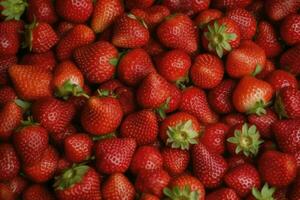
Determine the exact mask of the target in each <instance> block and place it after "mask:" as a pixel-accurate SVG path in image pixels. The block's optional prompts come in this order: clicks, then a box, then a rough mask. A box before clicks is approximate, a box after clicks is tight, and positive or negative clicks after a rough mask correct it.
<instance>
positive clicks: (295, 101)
mask: <svg viewBox="0 0 300 200" xmlns="http://www.w3.org/2000/svg"><path fill="white" fill-rule="evenodd" d="M299 105H300V90H297V89H295V88H292V87H285V88H283V89H281V90H280V91H279V93H277V96H276V102H275V110H276V112H277V114H278V115H279V117H280V118H283V117H284V118H291V119H294V118H299V117H300V106H299Z"/></svg>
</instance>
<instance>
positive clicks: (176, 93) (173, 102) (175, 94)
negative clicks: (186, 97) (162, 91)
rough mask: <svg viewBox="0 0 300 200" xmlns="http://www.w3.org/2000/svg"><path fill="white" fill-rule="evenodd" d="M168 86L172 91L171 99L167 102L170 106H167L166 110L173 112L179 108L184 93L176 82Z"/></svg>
mask: <svg viewBox="0 0 300 200" xmlns="http://www.w3.org/2000/svg"><path fill="white" fill-rule="evenodd" d="M168 87H169V92H170V101H169V102H168V104H166V105H168V106H167V107H168V108H166V110H165V112H166V113H171V112H173V111H175V110H177V109H178V108H179V106H180V104H181V100H182V98H181V97H182V94H181V90H180V89H179V88H178V87H177V86H176V85H175V84H168Z"/></svg>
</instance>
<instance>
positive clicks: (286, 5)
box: [264, 0, 300, 21]
mask: <svg viewBox="0 0 300 200" xmlns="http://www.w3.org/2000/svg"><path fill="white" fill-rule="evenodd" d="M264 5H265V11H266V14H267V15H268V17H269V18H270V19H271V20H274V21H279V20H282V19H283V18H285V17H286V16H288V15H289V14H291V13H296V12H297V10H298V9H299V6H300V5H299V1H297V0H266V1H264Z"/></svg>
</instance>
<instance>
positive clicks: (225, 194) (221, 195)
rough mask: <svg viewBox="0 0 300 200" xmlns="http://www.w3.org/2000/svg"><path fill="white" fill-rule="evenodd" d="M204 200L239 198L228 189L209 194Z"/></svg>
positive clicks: (234, 199)
mask: <svg viewBox="0 0 300 200" xmlns="http://www.w3.org/2000/svg"><path fill="white" fill-rule="evenodd" d="M205 199H206V200H240V198H239V196H238V195H237V194H236V192H235V191H234V190H233V189H230V188H220V189H218V190H215V191H213V192H211V193H209V194H208V195H207V196H206V197H205Z"/></svg>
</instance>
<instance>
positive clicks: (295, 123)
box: [272, 119, 300, 153]
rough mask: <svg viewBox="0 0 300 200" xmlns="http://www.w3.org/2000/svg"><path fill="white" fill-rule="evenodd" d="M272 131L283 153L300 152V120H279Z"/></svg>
mask: <svg viewBox="0 0 300 200" xmlns="http://www.w3.org/2000/svg"><path fill="white" fill-rule="evenodd" d="M272 130H273V132H274V134H275V138H276V141H277V143H278V145H279V147H280V149H281V150H282V151H283V152H287V153H296V152H298V151H299V150H300V142H299V140H298V139H297V138H298V135H299V131H300V120H299V119H290V120H279V121H277V122H276V123H274V124H273V126H272Z"/></svg>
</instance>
